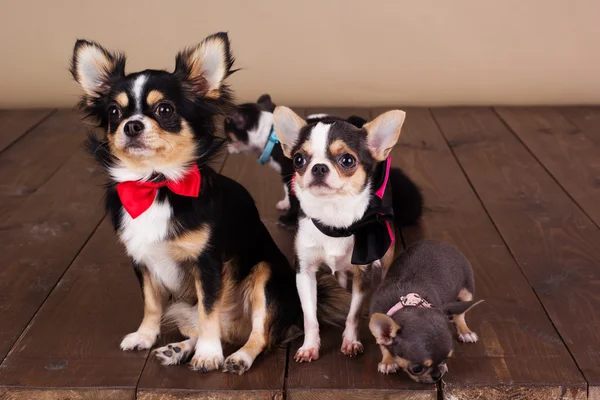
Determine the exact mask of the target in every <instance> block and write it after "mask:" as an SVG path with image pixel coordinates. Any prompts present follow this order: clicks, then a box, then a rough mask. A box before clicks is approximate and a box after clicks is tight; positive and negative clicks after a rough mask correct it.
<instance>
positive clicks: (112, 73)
mask: <svg viewBox="0 0 600 400" xmlns="http://www.w3.org/2000/svg"><path fill="white" fill-rule="evenodd" d="M70 70H71V74H72V75H73V78H74V79H75V81H77V83H79V85H80V86H81V88H82V89H83V92H84V93H85V101H86V103H88V104H89V103H91V102H93V101H94V100H96V99H98V98H100V97H102V96H104V95H106V94H108V92H109V90H110V86H111V82H112V81H113V80H114V79H117V78H121V77H123V76H125V56H124V55H122V54H118V53H111V52H109V51H107V50H106V49H105V48H104V47H102V46H100V45H99V44H98V43H95V42H88V41H87V40H78V41H77V42H75V47H74V49H73V58H72V59H71V68H70Z"/></svg>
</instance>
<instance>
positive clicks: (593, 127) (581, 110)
mask: <svg viewBox="0 0 600 400" xmlns="http://www.w3.org/2000/svg"><path fill="white" fill-rule="evenodd" d="M554 109H555V110H556V111H558V112H559V113H561V114H562V115H564V116H565V117H566V118H567V119H568V120H569V121H571V123H572V124H573V125H575V126H576V127H577V128H579V129H581V130H582V131H583V134H584V135H587V137H588V138H589V139H590V140H592V141H593V142H594V143H596V145H598V146H600V107H555V108H554Z"/></svg>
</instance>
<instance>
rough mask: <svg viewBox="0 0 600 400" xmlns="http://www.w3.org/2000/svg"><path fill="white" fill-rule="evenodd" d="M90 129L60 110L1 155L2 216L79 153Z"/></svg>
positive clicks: (0, 208) (0, 193)
mask: <svg viewBox="0 0 600 400" xmlns="http://www.w3.org/2000/svg"><path fill="white" fill-rule="evenodd" d="M86 129H88V128H86V126H85V125H84V124H83V123H82V122H81V118H80V116H79V115H78V114H77V113H75V112H73V111H66V110H62V111H57V112H55V113H54V114H52V115H51V116H50V117H48V118H47V119H46V120H45V121H44V122H43V123H42V124H40V125H39V126H37V127H35V128H34V129H33V130H32V131H31V132H29V133H28V134H27V135H25V136H24V137H23V138H21V140H19V141H18V142H17V143H15V144H14V145H13V146H11V147H10V148H8V149H6V151H4V152H3V153H2V154H1V155H0V215H2V216H6V215H9V214H10V213H12V212H13V211H14V209H15V207H17V206H18V205H19V204H20V203H21V202H23V201H24V200H25V199H26V198H27V197H28V196H29V195H31V193H33V192H35V191H36V190H37V189H39V188H40V187H41V186H42V185H43V184H44V183H45V182H46V181H47V180H48V179H50V177H51V176H52V175H53V174H54V173H56V171H57V170H58V169H59V167H60V166H61V165H62V164H64V163H65V162H66V161H67V159H69V158H70V157H71V156H73V154H74V153H76V152H79V151H80V150H79V148H80V146H81V143H82V142H83V140H84V139H85V133H86Z"/></svg>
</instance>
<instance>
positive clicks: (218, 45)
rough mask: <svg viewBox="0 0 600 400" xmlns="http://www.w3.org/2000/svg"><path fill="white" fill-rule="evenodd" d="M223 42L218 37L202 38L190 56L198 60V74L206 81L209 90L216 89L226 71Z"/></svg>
mask: <svg viewBox="0 0 600 400" xmlns="http://www.w3.org/2000/svg"><path fill="white" fill-rule="evenodd" d="M225 56H226V52H225V42H223V40H222V39H220V38H218V37H213V38H210V39H206V40H204V41H203V42H202V43H200V45H199V46H198V48H197V49H196V51H195V52H194V53H193V55H192V57H193V58H195V59H197V60H198V63H199V65H200V74H201V75H202V76H204V79H206V82H207V83H208V87H209V90H217V89H219V87H220V86H221V82H222V81H223V79H225V74H226V73H227V65H226V57H225Z"/></svg>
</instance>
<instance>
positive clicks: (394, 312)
mask: <svg viewBox="0 0 600 400" xmlns="http://www.w3.org/2000/svg"><path fill="white" fill-rule="evenodd" d="M474 287H475V284H474V281H473V270H472V269H471V265H470V264H469V261H468V260H467V259H466V258H465V256H464V255H463V254H462V253H461V252H460V251H459V250H458V249H456V248H455V247H453V246H451V245H449V244H447V243H443V242H438V241H433V240H426V241H421V242H418V243H415V244H414V245H412V246H410V247H409V248H408V249H406V251H405V252H404V253H402V254H401V255H400V256H399V257H398V258H397V259H396V260H395V261H394V262H393V263H392V265H391V266H390V269H389V271H388V273H387V275H386V277H385V279H384V280H383V282H382V283H381V285H380V286H379V288H378V289H377V291H376V292H375V294H374V295H373V298H372V300H371V312H370V315H371V318H370V321H369V328H370V329H371V333H373V336H375V339H376V340H377V343H378V344H379V345H380V347H381V353H382V354H383V360H381V362H380V363H379V367H378V369H379V372H381V373H384V374H388V373H392V372H396V371H397V370H398V368H402V369H403V370H404V371H406V373H408V375H409V376H410V377H411V378H412V379H413V380H415V381H417V382H422V383H433V382H435V381H438V380H440V379H441V378H442V376H443V375H444V373H446V372H447V371H448V367H447V366H446V361H447V360H448V358H449V357H451V356H452V353H453V340H452V332H451V330H450V327H449V324H448V318H450V319H451V320H452V322H454V324H455V325H456V330H457V332H458V339H459V340H460V341H461V342H470V343H475V342H476V341H477V340H478V337H477V335H476V334H475V332H473V331H471V330H470V329H469V327H468V326H467V323H466V322H465V313H466V312H467V311H468V310H469V309H470V308H471V307H473V306H475V305H476V304H478V303H479V302H475V301H473V291H474Z"/></svg>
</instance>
